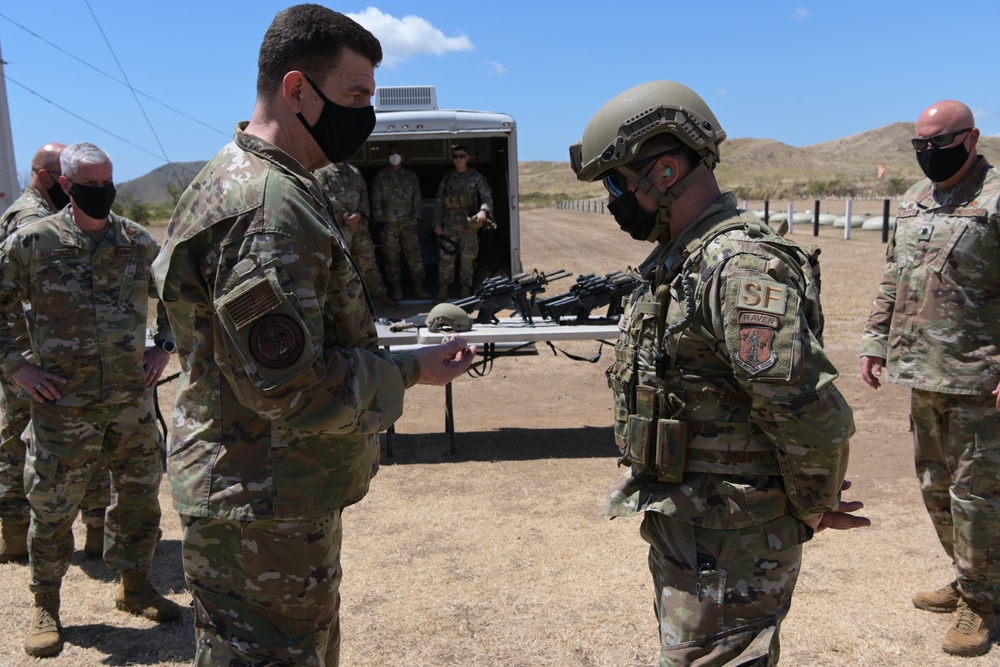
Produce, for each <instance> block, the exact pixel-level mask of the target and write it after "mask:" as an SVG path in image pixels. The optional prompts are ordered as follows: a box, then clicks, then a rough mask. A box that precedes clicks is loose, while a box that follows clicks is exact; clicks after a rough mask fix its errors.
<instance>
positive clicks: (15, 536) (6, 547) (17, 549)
mask: <svg viewBox="0 0 1000 667" xmlns="http://www.w3.org/2000/svg"><path fill="white" fill-rule="evenodd" d="M27 558H28V522H27V521H25V522H24V523H14V522H13V521H4V522H3V523H2V525H0V563H10V562H13V561H16V560H27Z"/></svg>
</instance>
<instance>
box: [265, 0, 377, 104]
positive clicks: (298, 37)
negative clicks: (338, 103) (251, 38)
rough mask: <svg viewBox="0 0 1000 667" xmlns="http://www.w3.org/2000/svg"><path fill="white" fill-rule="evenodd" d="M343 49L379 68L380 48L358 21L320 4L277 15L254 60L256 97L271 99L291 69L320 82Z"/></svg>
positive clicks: (335, 64)
mask: <svg viewBox="0 0 1000 667" xmlns="http://www.w3.org/2000/svg"><path fill="white" fill-rule="evenodd" d="M344 47H347V48H349V49H351V50H352V51H355V52H357V53H358V54H360V55H362V56H364V57H365V58H367V59H368V60H370V61H371V63H372V65H373V66H375V67H378V65H379V63H381V62H382V45H381V44H379V41H378V39H376V38H375V35H373V34H371V33H370V32H368V30H366V29H365V28H364V27H362V26H361V25H359V24H358V23H357V22H355V21H353V20H351V19H350V18H348V17H347V16H344V15H343V14H341V13H339V12H335V11H333V10H332V9H328V8H327V7H323V6H321V5H315V4H306V5H295V6H293V7H289V8H288V9H283V10H281V11H280V12H278V14H277V16H275V17H274V20H273V21H271V25H270V27H268V29H267V32H266V33H264V40H263V41H262V42H261V44H260V56H259V57H258V59H257V96H258V97H259V98H262V99H267V98H270V97H271V96H272V95H273V94H274V92H275V91H276V90H277V89H278V86H280V85H281V81H282V79H284V78H285V75H286V74H288V72H290V71H292V70H299V71H301V72H303V73H305V74H308V75H309V76H311V77H312V78H313V80H315V81H319V82H321V81H322V80H323V79H324V78H325V77H326V75H327V74H328V73H329V71H330V70H331V69H333V68H334V67H336V66H337V65H339V64H340V56H341V54H342V53H343V50H344Z"/></svg>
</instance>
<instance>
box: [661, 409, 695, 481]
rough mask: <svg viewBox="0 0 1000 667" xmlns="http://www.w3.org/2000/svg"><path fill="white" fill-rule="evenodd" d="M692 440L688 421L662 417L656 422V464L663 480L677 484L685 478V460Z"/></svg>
mask: <svg viewBox="0 0 1000 667" xmlns="http://www.w3.org/2000/svg"><path fill="white" fill-rule="evenodd" d="M689 440H690V434H689V433H688V425H687V423H686V422H682V421H677V420H676V419H660V420H657V422H656V460H655V461H654V463H655V465H656V470H657V473H658V474H659V479H660V481H661V482H668V483H671V484H676V483H679V482H682V481H683V480H684V461H685V460H686V459H687V448H688V442H689Z"/></svg>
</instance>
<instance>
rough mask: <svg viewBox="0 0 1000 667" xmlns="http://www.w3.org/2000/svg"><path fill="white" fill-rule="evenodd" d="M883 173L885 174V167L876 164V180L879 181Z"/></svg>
mask: <svg viewBox="0 0 1000 667" xmlns="http://www.w3.org/2000/svg"><path fill="white" fill-rule="evenodd" d="M883 174H885V167H883V166H882V165H879V166H878V178H877V179H876V180H879V181H881V180H882V175H883Z"/></svg>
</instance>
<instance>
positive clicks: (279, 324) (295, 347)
mask: <svg viewBox="0 0 1000 667" xmlns="http://www.w3.org/2000/svg"><path fill="white" fill-rule="evenodd" d="M304 345H305V336H304V334H303V331H302V327H301V326H300V325H299V323H298V322H296V321H295V320H293V319H292V318H291V317H289V316H287V315H282V314H281V313H273V314H270V315H265V316H264V317H261V318H260V319H258V320H257V321H256V322H254V324H253V327H252V328H251V329H250V353H251V354H252V355H253V358H254V359H256V360H257V363H259V364H260V365H262V366H265V367H267V368H286V367H288V366H290V365H292V364H293V363H294V362H295V361H296V360H297V359H298V358H299V355H300V354H302V348H303V347H304Z"/></svg>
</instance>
